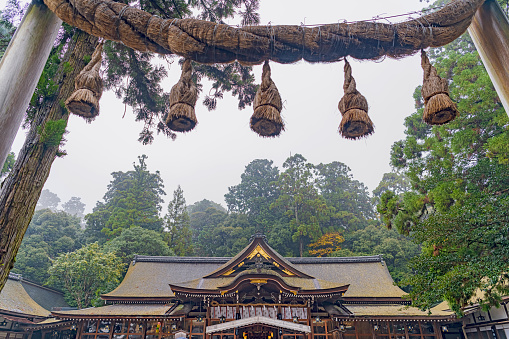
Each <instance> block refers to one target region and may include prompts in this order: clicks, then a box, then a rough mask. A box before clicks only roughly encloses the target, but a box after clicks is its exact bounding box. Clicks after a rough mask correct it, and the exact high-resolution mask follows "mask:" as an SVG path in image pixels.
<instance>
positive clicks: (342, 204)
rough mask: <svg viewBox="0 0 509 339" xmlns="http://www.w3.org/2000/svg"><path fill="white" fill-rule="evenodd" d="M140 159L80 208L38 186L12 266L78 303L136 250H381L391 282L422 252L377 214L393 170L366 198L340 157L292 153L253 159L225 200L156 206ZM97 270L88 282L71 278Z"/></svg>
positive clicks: (157, 181)
mask: <svg viewBox="0 0 509 339" xmlns="http://www.w3.org/2000/svg"><path fill="white" fill-rule="evenodd" d="M147 161H148V159H147V157H146V156H144V155H142V156H140V157H138V160H137V162H135V163H133V169H132V170H130V171H127V172H113V173H112V174H111V176H112V179H111V181H110V183H109V185H108V187H107V188H106V193H105V194H104V197H103V199H102V200H101V201H98V202H97V204H96V206H95V207H94V209H93V212H92V213H89V214H87V215H85V216H84V215H83V211H84V209H85V206H84V204H83V203H82V202H81V200H80V198H78V197H72V198H71V199H70V200H69V201H67V202H65V203H63V204H60V199H59V197H58V196H57V195H56V194H54V193H52V192H50V191H49V190H47V189H45V190H43V192H42V194H41V198H40V199H39V202H38V204H37V211H36V212H35V214H34V217H33V218H32V221H31V223H30V225H29V227H28V230H27V233H26V235H25V238H24V240H23V243H22V245H21V248H20V251H19V252H18V256H17V259H16V264H15V266H14V269H13V271H14V272H16V273H21V274H23V276H24V277H25V278H27V279H31V280H33V281H36V282H39V283H42V284H50V285H51V286H54V287H57V288H61V289H63V290H64V291H66V294H67V297H68V300H69V302H70V303H71V304H73V305H76V306H79V307H85V306H88V305H94V304H97V303H98V302H100V301H99V300H98V296H99V295H100V294H101V293H104V292H106V291H107V290H108V289H111V288H113V287H115V285H116V284H118V282H119V281H120V279H121V277H122V275H123V274H124V273H125V271H126V269H127V267H128V265H129V263H130V261H131V260H132V258H133V256H134V255H136V254H139V255H177V256H221V257H228V256H234V255H235V254H237V253H238V252H239V251H240V250H241V249H242V248H244V247H245V246H246V245H247V244H248V241H249V238H250V237H251V236H252V235H253V234H254V233H256V232H263V233H264V234H265V235H266V236H267V239H268V242H269V244H270V245H271V246H272V247H273V248H275V249H276V250H277V251H278V252H280V253H281V254H283V255H285V256H357V255H378V254H382V255H383V256H384V259H385V261H386V263H387V265H388V267H389V269H390V271H391V273H392V275H393V277H394V278H395V280H396V281H401V280H403V279H405V278H408V277H409V276H410V271H409V269H408V267H407V266H406V263H407V262H408V260H409V259H410V258H412V257H414V256H416V255H418V254H419V252H420V247H419V246H418V245H417V244H415V243H414V242H412V241H411V240H410V239H409V238H408V237H405V236H403V235H400V234H398V233H397V232H396V231H395V230H387V229H386V228H385V227H383V225H382V224H381V222H380V221H379V220H378V219H377V218H376V214H375V204H376V202H377V201H378V200H377V199H378V198H377V197H379V196H380V195H381V194H382V193H383V192H385V191H386V190H387V189H389V188H390V187H392V186H394V178H395V176H396V175H395V174H392V175H389V174H388V175H386V177H384V181H382V183H381V184H380V186H379V187H378V188H377V189H376V190H375V198H374V199H373V198H371V197H370V194H369V193H368V191H367V188H366V187H365V186H364V185H363V184H362V183H361V182H359V181H357V180H355V179H353V175H352V173H351V171H350V169H349V168H348V166H346V165H345V164H343V163H340V162H332V163H329V164H318V165H315V164H311V163H309V162H308V161H307V160H306V159H305V158H304V157H303V156H302V155H300V154H295V155H293V156H291V157H289V158H288V159H287V160H286V161H285V162H284V163H283V168H282V169H281V170H280V169H279V168H277V167H276V166H274V165H273V162H272V161H270V160H267V159H256V160H253V161H252V162H250V163H249V164H247V165H246V167H245V170H244V172H243V173H242V174H241V176H240V182H239V183H238V184H237V185H235V186H232V187H229V188H228V193H227V194H225V201H224V202H220V203H218V202H213V201H209V200H202V201H198V202H195V203H194V204H190V205H188V204H187V203H186V200H185V198H184V192H183V190H182V189H181V188H180V186H179V187H178V188H177V189H176V190H175V191H174V192H173V197H172V198H171V199H170V200H169V203H168V205H167V206H166V208H165V209H164V211H163V196H165V194H166V192H165V191H164V184H163V181H162V179H161V177H160V174H159V172H157V171H156V172H150V171H148V169H147ZM400 181H401V182H405V180H404V178H400ZM406 188H408V185H402V186H400V189H406ZM222 204H224V205H226V206H227V208H224V207H223V205H222ZM92 258H93V260H92ZM85 263H86V264H85ZM94 265H97V266H94ZM101 265H102V266H101ZM104 267H107V269H106V270H105V269H104ZM90 272H95V273H93V274H91V273H90ZM104 272H108V274H105V273H104ZM95 274H97V275H98V276H97V277H95V279H96V280H95V281H91V282H90V286H87V287H86V288H85V287H83V285H81V284H78V281H81V280H80V279H83V280H86V281H87V282H88V280H90V279H91V278H87V279H85V276H90V275H95Z"/></svg>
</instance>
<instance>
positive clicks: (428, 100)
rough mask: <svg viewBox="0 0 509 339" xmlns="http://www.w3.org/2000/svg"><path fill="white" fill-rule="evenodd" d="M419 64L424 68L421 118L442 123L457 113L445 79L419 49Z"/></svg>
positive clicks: (432, 123)
mask: <svg viewBox="0 0 509 339" xmlns="http://www.w3.org/2000/svg"><path fill="white" fill-rule="evenodd" d="M421 66H422V69H423V70H424V82H423V85H422V90H421V93H422V97H423V99H424V112H423V115H422V120H424V121H425V122H426V123H427V124H429V125H443V124H446V123H448V122H450V121H452V120H454V119H456V117H457V116H458V115H459V112H458V109H457V107H456V104H455V103H454V102H453V101H452V100H451V98H450V97H449V85H448V83H447V79H442V78H441V77H440V76H439V75H438V74H437V70H436V68H435V67H433V66H432V65H431V63H430V61H429V59H428V56H427V55H426V52H424V51H421Z"/></svg>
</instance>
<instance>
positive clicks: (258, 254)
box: [205, 234, 314, 279]
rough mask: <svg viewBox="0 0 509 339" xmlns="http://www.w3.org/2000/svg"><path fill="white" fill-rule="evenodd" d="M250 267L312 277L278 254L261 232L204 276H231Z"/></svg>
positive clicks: (291, 275) (293, 275) (288, 274)
mask: <svg viewBox="0 0 509 339" xmlns="http://www.w3.org/2000/svg"><path fill="white" fill-rule="evenodd" d="M252 269H257V270H262V269H263V270H271V271H273V272H275V273H278V274H279V275H281V276H282V277H298V278H308V279H313V278H314V277H312V276H310V275H308V274H306V273H304V272H302V271H300V270H298V269H297V268H295V267H294V266H293V265H292V264H291V263H290V262H288V261H287V260H286V259H284V258H283V257H282V256H280V255H279V254H278V253H277V252H276V251H275V250H273V249H272V248H271V247H270V246H269V245H268V244H267V242H266V238H265V236H264V235H261V234H255V235H254V236H253V238H252V240H251V243H250V244H249V245H248V246H247V247H245V248H244V249H243V250H242V251H241V252H240V253H239V254H237V255H236V256H235V257H234V258H232V259H231V260H230V261H228V262H227V263H226V264H224V265H223V266H221V267H220V268H218V269H217V270H215V271H214V272H212V273H210V274H209V275H207V276H205V278H219V277H232V276H236V275H238V274H239V273H241V272H243V271H246V270H252Z"/></svg>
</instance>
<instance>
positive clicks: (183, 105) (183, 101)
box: [166, 59, 198, 132]
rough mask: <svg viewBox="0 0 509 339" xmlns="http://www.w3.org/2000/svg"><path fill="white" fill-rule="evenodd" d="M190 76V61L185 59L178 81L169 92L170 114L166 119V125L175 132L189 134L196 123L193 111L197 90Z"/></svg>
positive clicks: (191, 71)
mask: <svg viewBox="0 0 509 339" xmlns="http://www.w3.org/2000/svg"><path fill="white" fill-rule="evenodd" d="M192 75H193V66H192V65H191V60H190V59H185V60H184V63H183V64H182V74H181V75H180V80H179V81H178V82H177V83H176V84H175V86H173V87H172V89H171V92H170V112H169V113H168V116H167V118H166V125H168V127H169V128H170V129H171V130H173V131H175V132H189V131H191V130H192V129H193V128H194V127H195V126H196V124H197V123H198V120H196V113H195V111H194V106H195V105H196V100H197V99H198V90H197V88H196V85H195V84H194V82H193V80H192Z"/></svg>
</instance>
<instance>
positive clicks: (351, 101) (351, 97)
mask: <svg viewBox="0 0 509 339" xmlns="http://www.w3.org/2000/svg"><path fill="white" fill-rule="evenodd" d="M343 89H344V91H345V95H344V96H343V97H342V98H341V100H340V101H339V105H338V108H339V111H340V112H341V114H342V115H343V119H341V124H340V125H339V134H341V135H342V136H343V138H347V139H359V138H362V137H366V136H368V135H370V134H372V133H373V129H374V127H373V122H372V121H371V119H370V118H369V116H368V102H367V101H366V98H365V97H364V96H363V95H362V94H360V93H359V91H357V84H356V83H355V79H354V78H353V77H352V67H351V66H350V63H348V61H347V60H346V59H345V83H344V85H343Z"/></svg>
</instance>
